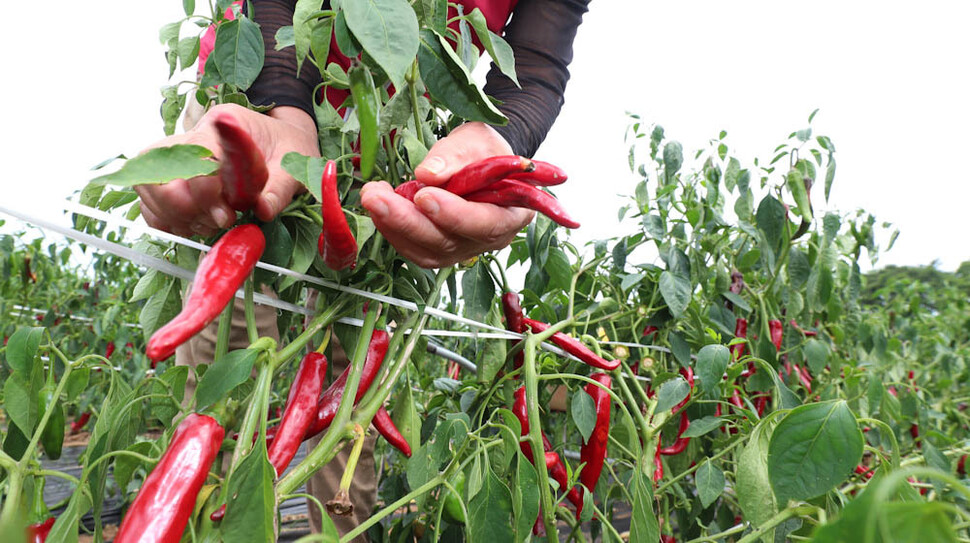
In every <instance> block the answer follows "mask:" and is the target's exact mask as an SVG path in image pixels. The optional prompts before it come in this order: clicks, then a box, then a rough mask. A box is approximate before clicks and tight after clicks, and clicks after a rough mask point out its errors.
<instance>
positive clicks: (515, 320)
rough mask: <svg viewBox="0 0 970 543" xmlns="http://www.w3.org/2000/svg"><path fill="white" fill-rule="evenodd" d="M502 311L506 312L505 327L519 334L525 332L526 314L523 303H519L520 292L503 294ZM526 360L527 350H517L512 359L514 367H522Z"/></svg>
mask: <svg viewBox="0 0 970 543" xmlns="http://www.w3.org/2000/svg"><path fill="white" fill-rule="evenodd" d="M502 311H503V313H505V328H506V329H507V330H509V331H512V332H516V333H518V334H521V333H523V332H525V323H524V322H522V319H523V318H524V316H525V315H524V314H523V313H522V305H520V304H519V295H518V294H516V293H514V292H506V293H505V294H503V295H502ZM510 342H511V343H515V340H510ZM524 361H525V352H524V351H519V352H517V353H516V354H515V357H514V358H513V359H512V363H513V366H514V368H515V369H519V368H521V367H522V363H523V362H524Z"/></svg>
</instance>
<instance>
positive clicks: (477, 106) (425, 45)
mask: <svg viewBox="0 0 970 543" xmlns="http://www.w3.org/2000/svg"><path fill="white" fill-rule="evenodd" d="M418 67H419V69H420V71H421V79H422V80H423V81H424V83H425V85H426V86H427V87H428V91H429V92H430V93H431V96H432V97H433V98H434V99H435V100H437V101H439V102H441V103H442V104H443V105H444V106H445V107H446V108H448V109H449V110H451V111H452V113H454V114H455V115H458V116H459V117H462V118H464V119H466V120H468V121H481V122H485V123H489V124H495V125H503V126H504V125H505V124H508V118H507V117H506V116H505V115H503V114H502V113H501V112H500V111H499V110H498V109H496V108H495V106H494V105H493V104H492V102H491V101H490V100H489V99H488V97H486V96H485V94H484V93H483V92H482V90H481V89H479V88H478V86H477V85H475V83H474V81H473V80H472V78H471V75H470V74H469V73H468V70H467V69H466V68H465V66H464V65H463V64H462V63H461V60H460V59H458V58H457V56H456V55H455V52H454V51H453V50H452V49H451V46H450V45H448V44H447V42H445V41H443V40H442V39H441V38H440V37H439V36H438V35H437V34H435V33H434V32H432V31H430V30H427V29H425V30H422V31H421V42H420V48H419V49H418Z"/></svg>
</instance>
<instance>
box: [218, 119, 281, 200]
mask: <svg viewBox="0 0 970 543" xmlns="http://www.w3.org/2000/svg"><path fill="white" fill-rule="evenodd" d="M213 123H214V124H215V127H216V131H217V132H218V133H219V145H220V146H221V147H222V153H223V156H222V160H220V161H219V177H221V178H222V196H223V197H224V198H225V199H226V202H227V203H228V204H229V205H230V206H232V208H233V209H235V210H237V211H249V210H250V209H252V208H254V207H256V202H257V201H258V200H259V195H260V193H261V192H263V187H265V186H266V181H267V180H268V179H269V170H268V169H267V168H266V160H265V159H264V158H263V154H262V153H261V152H260V151H259V147H257V146H256V142H254V141H253V138H252V137H251V136H250V135H249V133H248V132H246V130H244V129H243V127H242V126H241V125H240V124H239V121H237V120H236V118H235V117H233V116H232V115H229V114H220V115H219V116H217V117H216V118H215V120H214V121H213Z"/></svg>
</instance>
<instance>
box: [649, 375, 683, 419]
mask: <svg viewBox="0 0 970 543" xmlns="http://www.w3.org/2000/svg"><path fill="white" fill-rule="evenodd" d="M688 394H690V385H688V384H687V381H685V380H684V378H683V377H675V378H673V379H670V380H669V381H664V383H663V384H662V385H660V389H659V390H658V391H657V409H656V410H657V412H659V413H662V412H664V411H667V410H668V409H670V408H672V407H673V406H675V405H677V404H679V403H680V402H682V401H683V400H684V398H686V397H687V395H688Z"/></svg>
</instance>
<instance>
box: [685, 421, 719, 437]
mask: <svg viewBox="0 0 970 543" xmlns="http://www.w3.org/2000/svg"><path fill="white" fill-rule="evenodd" d="M723 425H724V419H722V418H721V417H711V416H707V417H702V418H699V419H695V420H692V421H690V426H688V427H687V430H686V431H685V432H684V434H683V436H682V437H701V436H702V435H705V434H707V433H708V432H710V431H712V430H714V429H716V428H717V427H719V426H723Z"/></svg>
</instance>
